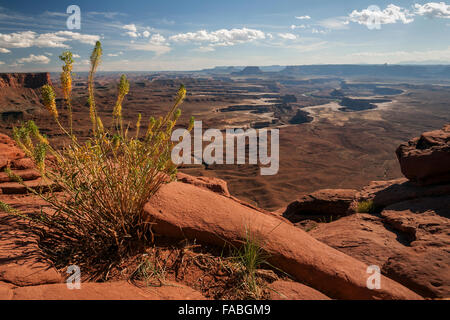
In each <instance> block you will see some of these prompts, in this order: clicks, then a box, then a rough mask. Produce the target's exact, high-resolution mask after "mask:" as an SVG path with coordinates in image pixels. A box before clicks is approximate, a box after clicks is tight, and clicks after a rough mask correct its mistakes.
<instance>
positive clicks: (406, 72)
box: [200, 64, 450, 79]
mask: <svg viewBox="0 0 450 320" xmlns="http://www.w3.org/2000/svg"><path fill="white" fill-rule="evenodd" d="M200 72H202V73H208V74H229V75H237V76H245V75H262V74H264V73H266V74H272V75H280V76H337V77H340V76H374V77H384V76H387V77H394V78H446V79H447V78H450V65H445V64H444V65H431V64H430V65H428V64H427V65H417V64H414V65H406V64H392V65H391V64H382V65H380V64H376V65H375V64H374V65H371V64H328V65H326V64H324V65H292V66H286V67H284V68H283V67H281V66H265V67H260V66H247V67H233V66H228V67H216V68H212V69H204V70H201V71H200Z"/></svg>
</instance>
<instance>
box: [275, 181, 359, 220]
mask: <svg viewBox="0 0 450 320" xmlns="http://www.w3.org/2000/svg"><path fill="white" fill-rule="evenodd" d="M356 193H357V191H356V190H352V189H323V190H319V191H316V192H313V193H311V194H307V195H304V196H302V197H300V199H298V200H297V201H294V202H292V203H290V204H289V205H288V206H287V208H286V210H285V211H284V212H283V217H285V218H287V219H288V220H289V221H291V222H293V223H296V222H298V221H301V220H305V219H317V218H320V217H329V216H334V217H336V216H345V215H347V214H348V213H349V208H350V205H351V203H352V202H353V200H354V199H355V195H356Z"/></svg>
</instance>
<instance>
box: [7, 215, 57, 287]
mask: <svg viewBox="0 0 450 320" xmlns="http://www.w3.org/2000/svg"><path fill="white" fill-rule="evenodd" d="M22 223H23V222H22ZM22 223H21V222H20V221H19V219H18V218H15V217H12V216H9V215H8V214H6V213H0V281H4V282H8V283H11V284H14V285H18V286H31V285H39V284H47V283H58V282H61V281H62V279H61V276H60V274H59V273H58V272H57V271H56V269H54V268H53V267H52V265H51V264H50V263H49V262H48V261H47V260H46V259H45V257H44V256H43V255H42V252H41V251H40V249H39V246H38V238H37V236H36V235H33V234H30V233H29V232H26V231H24V230H23V228H21V224H22Z"/></svg>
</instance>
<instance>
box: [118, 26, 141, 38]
mask: <svg viewBox="0 0 450 320" xmlns="http://www.w3.org/2000/svg"><path fill="white" fill-rule="evenodd" d="M122 29H125V30H128V31H127V32H125V33H126V34H127V35H129V36H130V37H132V38H137V37H139V33H138V32H137V27H136V25H135V24H134V23H133V24H126V25H124V26H122Z"/></svg>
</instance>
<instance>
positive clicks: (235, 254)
mask: <svg viewBox="0 0 450 320" xmlns="http://www.w3.org/2000/svg"><path fill="white" fill-rule="evenodd" d="M231 249H232V250H231V258H232V260H234V261H235V263H237V265H238V269H240V270H241V273H240V276H241V288H239V289H240V290H242V291H244V293H246V295H247V296H246V297H245V298H251V299H261V298H262V296H263V293H264V292H263V288H262V287H261V285H260V282H259V281H258V280H259V279H258V277H257V275H256V271H257V270H258V269H259V268H261V267H262V266H264V265H266V266H271V265H270V264H269V262H268V261H267V260H268V259H269V258H270V255H269V254H268V253H267V252H266V251H265V250H264V249H263V247H262V241H261V240H260V239H259V238H258V237H256V236H255V235H254V234H253V233H252V232H250V231H249V230H246V231H245V237H244V239H243V241H242V244H241V245H240V246H232V248H231ZM271 267H272V266H271Z"/></svg>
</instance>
